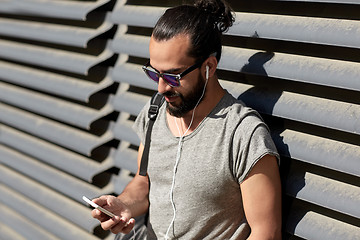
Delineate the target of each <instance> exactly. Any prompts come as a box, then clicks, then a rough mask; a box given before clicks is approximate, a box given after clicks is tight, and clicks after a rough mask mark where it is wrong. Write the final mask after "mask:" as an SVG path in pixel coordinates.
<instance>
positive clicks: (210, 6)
mask: <svg viewBox="0 0 360 240" xmlns="http://www.w3.org/2000/svg"><path fill="white" fill-rule="evenodd" d="M194 6H195V7H197V8H198V9H199V10H201V11H204V12H206V13H208V14H209V15H210V16H211V18H212V19H213V21H214V25H215V27H217V28H218V30H219V32H220V33H223V32H226V31H228V30H229V28H230V27H231V26H232V25H233V22H234V21H235V18H234V15H233V13H232V12H233V11H232V9H231V7H230V6H229V5H228V4H227V3H226V2H225V1H221V0H197V1H195V3H194Z"/></svg>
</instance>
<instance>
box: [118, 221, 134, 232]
mask: <svg viewBox="0 0 360 240" xmlns="http://www.w3.org/2000/svg"><path fill="white" fill-rule="evenodd" d="M134 226H135V219H133V218H131V219H130V220H129V221H128V222H127V223H126V224H125V226H124V228H123V229H122V231H121V232H122V233H125V234H128V233H130V232H131V230H132V229H133V228H134Z"/></svg>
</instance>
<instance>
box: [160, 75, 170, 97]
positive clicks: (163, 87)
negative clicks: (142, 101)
mask: <svg viewBox="0 0 360 240" xmlns="http://www.w3.org/2000/svg"><path fill="white" fill-rule="evenodd" d="M170 90H171V86H170V85H169V84H167V82H166V81H165V80H164V79H163V78H162V77H159V83H158V92H159V93H165V92H168V91H170Z"/></svg>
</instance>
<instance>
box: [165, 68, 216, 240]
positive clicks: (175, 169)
mask: <svg viewBox="0 0 360 240" xmlns="http://www.w3.org/2000/svg"><path fill="white" fill-rule="evenodd" d="M206 67H207V68H206V82H205V85H204V89H203V91H202V94H201V96H200V98H199V100H198V101H197V103H196V105H195V107H194V110H193V112H192V115H191V121H190V124H189V127H188V128H187V129H186V131H185V132H184V134H182V135H181V132H180V128H179V125H178V124H177V121H176V118H175V117H174V122H175V125H176V127H177V130H178V132H179V136H180V138H179V144H178V149H177V153H176V161H175V165H174V170H173V177H172V183H171V189H170V202H171V206H172V208H173V218H172V220H171V222H170V224H169V227H168V229H167V231H166V235H165V240H167V239H169V232H170V229H171V226H173V224H174V222H175V218H176V208H175V203H174V187H175V176H176V171H177V167H178V165H179V161H180V158H181V150H182V144H183V138H184V136H185V135H186V133H187V132H188V131H189V130H190V128H191V125H192V123H193V121H194V116H195V110H196V107H197V106H198V105H199V103H200V101H201V99H202V98H203V97H204V94H205V89H206V86H207V83H208V80H209V73H208V72H209V70H208V66H206Z"/></svg>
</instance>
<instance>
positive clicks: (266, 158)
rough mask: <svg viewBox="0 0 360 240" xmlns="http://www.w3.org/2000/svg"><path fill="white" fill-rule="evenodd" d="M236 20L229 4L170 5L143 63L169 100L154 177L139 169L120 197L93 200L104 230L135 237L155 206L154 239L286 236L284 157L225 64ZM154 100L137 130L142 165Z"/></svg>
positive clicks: (154, 154) (153, 151)
mask: <svg viewBox="0 0 360 240" xmlns="http://www.w3.org/2000/svg"><path fill="white" fill-rule="evenodd" d="M232 22H233V17H232V14H231V11H230V8H229V7H228V6H227V5H226V4H224V3H223V2H222V1H220V0H207V1H206V0H200V1H197V2H196V4H195V5H194V6H187V5H183V6H179V7H175V8H172V9H169V10H167V11H166V12H165V13H164V15H163V16H162V17H161V18H160V19H159V21H158V22H157V24H156V26H155V28H154V31H153V34H152V36H151V39H150V45H149V52H150V62H149V63H148V64H146V65H145V66H144V67H143V69H144V71H145V73H146V74H147V75H148V76H149V77H150V78H151V79H152V80H154V81H157V82H158V92H159V93H161V94H162V95H163V96H164V97H165V100H166V104H163V106H162V107H161V108H160V111H159V116H158V118H157V119H156V121H155V124H154V127H153V130H152V140H151V147H150V152H149V167H148V176H147V177H144V176H140V175H139V173H137V174H136V176H135V177H134V179H133V180H132V181H131V182H130V183H129V185H128V186H127V187H126V188H125V190H124V191H123V193H122V194H120V195H119V196H118V197H113V196H101V197H100V198H97V199H94V200H93V201H94V202H96V203H97V204H99V205H100V206H103V207H104V208H106V209H108V210H110V211H111V212H113V213H114V214H116V215H117V216H116V217H114V218H111V219H110V218H109V217H106V216H105V215H104V214H102V213H101V212H100V211H98V210H93V212H92V215H93V217H95V218H97V219H99V221H101V226H102V228H103V229H105V230H111V231H112V232H113V233H119V232H122V233H129V232H130V231H131V230H132V228H133V227H134V224H135V221H134V219H133V217H136V216H139V215H142V214H145V213H147V212H148V211H149V221H148V224H147V229H148V234H147V238H148V239H252V240H255V239H262V240H263V239H281V196H280V195H281V190H280V189H281V187H280V178H279V172H278V166H277V162H278V161H277V158H278V154H277V152H276V149H275V146H274V144H273V142H272V140H271V138H270V134H269V131H268V129H267V127H266V125H265V124H264V123H263V122H262V120H261V118H260V116H259V115H258V113H256V112H255V111H253V110H251V109H249V108H247V107H245V106H244V105H243V103H242V102H240V101H238V100H236V99H235V98H234V97H232V96H231V95H230V94H229V93H228V92H227V91H226V90H224V89H223V88H222V87H221V85H220V83H219V81H218V78H217V75H216V68H217V65H218V62H219V60H220V56H221V34H222V32H224V31H226V30H227V29H228V28H229V27H230V26H231V25H232ZM148 108H149V103H148V104H147V105H146V106H145V107H144V109H143V111H142V112H141V113H140V114H139V116H138V118H137V120H136V123H135V126H134V129H135V130H136V131H137V133H138V134H139V137H140V139H141V144H140V147H139V155H138V163H139V164H140V160H141V156H142V153H143V150H144V143H145V133H146V129H147V124H148V118H147V111H148Z"/></svg>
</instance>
